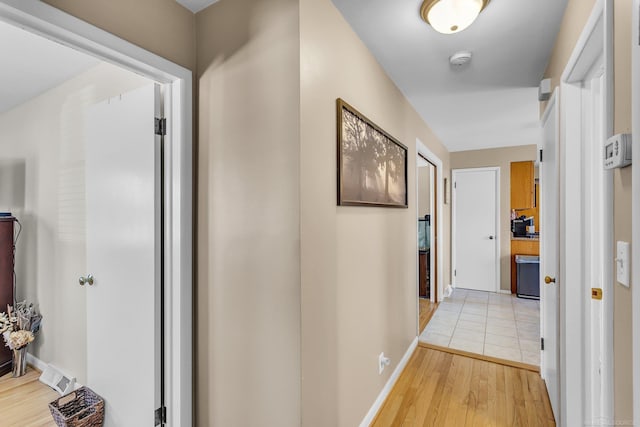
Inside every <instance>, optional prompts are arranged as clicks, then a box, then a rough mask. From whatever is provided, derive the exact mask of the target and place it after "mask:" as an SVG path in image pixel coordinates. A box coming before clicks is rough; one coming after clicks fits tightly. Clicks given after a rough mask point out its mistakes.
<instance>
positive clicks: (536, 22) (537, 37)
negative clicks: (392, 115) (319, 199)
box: [333, 0, 567, 151]
mask: <svg viewBox="0 0 640 427" xmlns="http://www.w3.org/2000/svg"><path fill="white" fill-rule="evenodd" d="M333 2H334V4H335V5H336V6H337V7H338V9H339V10H340V11H341V12H342V14H343V15H344V17H345V18H346V19H347V21H348V22H349V23H350V24H351V26H352V27H353V28H354V30H355V31H356V33H357V34H358V35H359V36H360V38H361V39H362V40H363V41H364V43H365V44H366V45H367V47H368V48H369V49H370V50H371V52H372V53H373V55H374V56H375V57H376V58H377V59H378V62H379V63H380V64H381V65H382V67H383V68H384V69H385V70H386V72H387V73H388V74H389V76H390V77H391V78H392V79H393V81H394V82H395V83H396V85H397V86H398V87H399V88H400V90H401V91H402V92H403V93H404V95H405V96H406V97H407V98H408V99H409V101H410V102H411V104H412V105H413V106H414V108H415V109H416V110H417V111H418V113H420V115H421V116H422V117H423V119H424V120H425V121H426V122H427V124H429V126H430V127H431V128H432V130H433V131H434V132H435V133H436V135H437V136H438V137H439V138H440V139H441V140H442V142H443V143H444V144H445V146H447V148H448V149H449V150H450V151H462V150H472V149H479V148H492V147H504V146H513V145H526V144H537V143H538V141H539V138H540V130H539V121H538V119H539V103H538V89H537V88H538V84H539V83H540V80H541V79H542V77H543V74H544V71H545V68H546V65H547V62H548V58H549V56H550V54H551V51H552V49H553V45H554V42H555V39H556V36H557V34H558V31H559V29H560V22H561V20H562V16H563V14H564V10H565V8H566V4H567V0H534V1H531V0H492V1H491V3H489V5H488V6H487V8H486V9H485V10H484V11H483V12H482V13H481V14H480V16H479V17H478V19H477V20H476V22H474V23H473V24H472V25H471V27H469V28H468V29H466V30H464V31H462V32H460V33H457V34H453V35H443V34H440V33H437V32H436V31H434V30H433V29H432V28H431V27H430V26H429V25H427V24H426V23H425V22H424V21H422V19H421V18H420V6H421V4H422V1H421V0H393V1H389V0H333ZM460 50H469V51H471V52H472V53H473V59H472V61H471V63H470V64H468V66H466V67H465V68H462V69H457V70H456V69H452V67H451V66H450V65H449V57H450V56H451V55H452V54H453V53H455V52H457V51H460ZM365 114H366V112H365Z"/></svg>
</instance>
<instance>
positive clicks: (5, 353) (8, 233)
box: [0, 218, 14, 376]
mask: <svg viewBox="0 0 640 427" xmlns="http://www.w3.org/2000/svg"><path fill="white" fill-rule="evenodd" d="M13 253H14V252H13V218H10V219H9V218H5V219H2V218H0V311H7V305H8V304H10V305H13V303H14V301H13V298H14V295H13ZM11 360H12V354H11V350H9V348H8V347H6V346H5V345H4V341H3V340H2V338H0V376H2V375H4V374H6V373H7V372H10V371H11Z"/></svg>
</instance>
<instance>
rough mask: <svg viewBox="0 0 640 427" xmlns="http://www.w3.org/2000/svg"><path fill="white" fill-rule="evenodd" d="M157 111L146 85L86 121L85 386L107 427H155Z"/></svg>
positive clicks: (155, 94) (93, 111)
mask: <svg viewBox="0 0 640 427" xmlns="http://www.w3.org/2000/svg"><path fill="white" fill-rule="evenodd" d="M159 105H160V104H159V90H158V88H157V87H156V86H155V85H153V84H151V85H149V86H145V87H142V88H140V89H137V90H134V91H132V92H128V93H125V94H123V95H122V96H120V97H117V98H112V99H109V100H106V101H104V102H102V103H99V104H96V105H94V106H92V107H90V108H89V109H88V112H87V121H86V194H87V267H88V270H87V273H89V274H92V275H93V276H94V284H93V285H92V286H88V285H87V286H86V288H87V289H86V292H87V334H88V337H87V379H88V384H87V385H88V386H89V387H90V388H91V389H92V390H94V391H95V392H96V393H97V394H99V395H101V396H102V397H103V398H104V399H105V409H106V411H105V412H106V414H105V415H106V420H105V426H106V427H144V426H154V425H155V419H154V411H155V409H156V408H158V407H159V403H160V398H159V396H160V394H159V390H160V363H159V360H160V358H159V356H160V351H159V350H160V335H159V331H160V329H159V324H160V322H159V321H158V319H159V307H160V304H159V301H160V292H159V289H160V273H161V269H160V262H159V261H160V257H159V255H160V252H159V247H160V245H159V244H160V239H159V235H160V233H159V230H160V228H159V224H160V221H159V219H160V216H159V213H160V202H159V194H160V188H159V181H160V180H159V177H160V173H159V172H160V157H159V153H160V151H159V149H160V143H159V137H157V136H156V135H155V132H154V125H155V117H156V116H158V111H159V108H158V107H159Z"/></svg>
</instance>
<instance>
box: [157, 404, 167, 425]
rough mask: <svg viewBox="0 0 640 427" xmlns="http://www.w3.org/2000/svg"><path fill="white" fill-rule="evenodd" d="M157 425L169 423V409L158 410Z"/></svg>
mask: <svg viewBox="0 0 640 427" xmlns="http://www.w3.org/2000/svg"><path fill="white" fill-rule="evenodd" d="M155 418H156V424H155V425H157V426H159V425H163V424H165V423H166V422H167V408H166V407H165V406H163V407H161V408H158V409H156V413H155Z"/></svg>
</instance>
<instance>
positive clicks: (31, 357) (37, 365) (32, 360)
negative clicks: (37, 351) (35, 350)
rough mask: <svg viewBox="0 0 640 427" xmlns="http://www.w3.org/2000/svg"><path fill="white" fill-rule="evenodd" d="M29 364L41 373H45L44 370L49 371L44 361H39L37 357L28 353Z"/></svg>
mask: <svg viewBox="0 0 640 427" xmlns="http://www.w3.org/2000/svg"><path fill="white" fill-rule="evenodd" d="M27 363H28V364H29V365H31V366H33V367H34V368H36V369H37V370H39V371H40V372H44V370H45V369H47V364H46V363H44V362H43V361H42V360H40V359H38V358H37V357H35V356H34V355H33V354H31V353H27Z"/></svg>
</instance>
